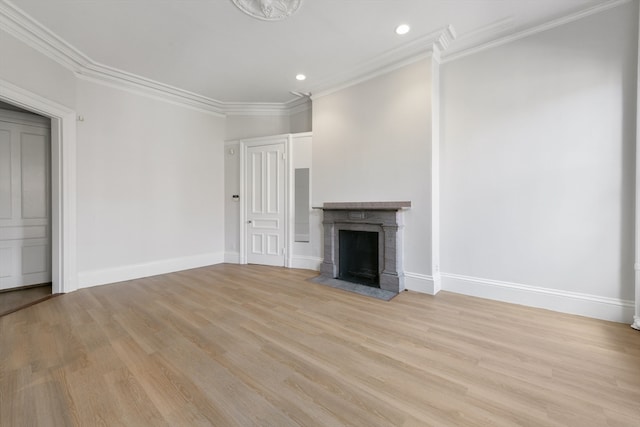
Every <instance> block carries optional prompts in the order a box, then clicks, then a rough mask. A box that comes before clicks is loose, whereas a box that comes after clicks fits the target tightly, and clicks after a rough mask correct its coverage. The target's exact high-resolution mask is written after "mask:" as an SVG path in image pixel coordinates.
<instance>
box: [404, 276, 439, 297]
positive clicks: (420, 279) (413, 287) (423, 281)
mask: <svg viewBox="0 0 640 427" xmlns="http://www.w3.org/2000/svg"><path fill="white" fill-rule="evenodd" d="M404 288H405V289H406V290H409V291H415V292H421V293H423V294H429V295H436V294H437V293H438V292H439V291H440V289H437V286H436V283H435V281H434V279H433V276H428V275H426V274H420V273H411V272H405V273H404Z"/></svg>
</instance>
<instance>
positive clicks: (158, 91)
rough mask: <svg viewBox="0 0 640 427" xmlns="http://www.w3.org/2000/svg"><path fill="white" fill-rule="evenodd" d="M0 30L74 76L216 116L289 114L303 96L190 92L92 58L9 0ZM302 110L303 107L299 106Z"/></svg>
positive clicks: (3, 4) (1, 7) (1, 4)
mask: <svg viewBox="0 0 640 427" xmlns="http://www.w3.org/2000/svg"><path fill="white" fill-rule="evenodd" d="M0 30H4V31H6V32H7V33H9V34H11V35H12V36H14V37H16V38H17V39H18V40H20V41H22V42H23V43H25V44H26V45H27V46H29V47H31V48H32V49H35V50H37V51H38V52H40V53H42V54H43V55H45V56H47V57H48V58H51V59H52V60H54V61H56V62H57V63H58V64H60V65H62V66H63V67H65V68H66V69H68V70H70V71H72V72H73V73H75V75H76V77H78V78H81V79H85V80H89V81H93V82H97V83H103V84H107V85H115V86H116V87H118V88H120V89H123V90H129V91H132V92H134V93H137V94H142V95H147V96H151V97H153V98H155V99H159V100H163V101H168V102H171V103H174V104H176V103H177V104H180V105H182V106H186V107H191V108H195V109H198V110H201V111H205V112H208V113H214V114H216V115H219V116H223V115H225V114H243V115H285V116H286V115H292V114H296V113H297V112H300V111H301V110H300V108H307V109H308V108H309V107H304V106H302V107H301V105H302V104H304V103H305V102H304V101H307V100H305V99H302V100H300V99H298V98H294V99H292V100H289V101H287V102H282V103H279V102H273V103H232V102H222V101H218V100H216V99H213V98H210V97H207V96H204V95H200V94H198V93H194V92H190V91H187V90H184V89H180V88H178V87H174V86H171V85H168V84H165V83H161V82H158V81H155V80H152V79H148V78H146V77H142V76H139V75H136V74H133V73H129V72H127V71H123V70H119V69H117V68H113V67H110V66H108V65H104V64H101V63H99V62H97V61H94V60H93V59H91V58H90V57H88V56H87V55H85V54H84V53H82V52H80V51H79V50H78V49H76V48H75V47H73V46H72V45H70V44H69V43H67V42H66V41H65V40H63V39H62V38H61V37H59V36H58V35H56V34H55V33H53V32H52V31H50V30H49V29H48V28H46V27H45V26H44V25H42V24H41V23H40V22H38V21H36V20H35V19H33V18H32V17H31V16H29V14H27V13H26V12H24V11H23V10H22V9H20V8H19V7H18V6H16V5H15V4H13V3H12V2H11V1H9V0H3V1H0ZM302 111H303V110H302Z"/></svg>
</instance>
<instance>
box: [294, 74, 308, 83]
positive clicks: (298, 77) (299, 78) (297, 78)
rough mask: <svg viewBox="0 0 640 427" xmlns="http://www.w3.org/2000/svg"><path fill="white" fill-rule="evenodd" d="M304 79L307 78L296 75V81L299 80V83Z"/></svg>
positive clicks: (302, 75)
mask: <svg viewBox="0 0 640 427" xmlns="http://www.w3.org/2000/svg"><path fill="white" fill-rule="evenodd" d="M306 78H307V76H305V75H304V74H298V75H297V76H296V80H300V81H302V80H306Z"/></svg>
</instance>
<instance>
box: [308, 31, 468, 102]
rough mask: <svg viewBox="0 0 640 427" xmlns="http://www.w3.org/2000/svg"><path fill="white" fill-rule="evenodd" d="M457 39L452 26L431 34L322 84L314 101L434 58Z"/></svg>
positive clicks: (315, 88) (318, 85)
mask: <svg viewBox="0 0 640 427" xmlns="http://www.w3.org/2000/svg"><path fill="white" fill-rule="evenodd" d="M455 38H456V33H455V30H454V29H453V27H452V26H450V25H449V26H447V27H445V28H442V29H440V30H438V31H434V32H433V33H430V34H427V35H425V36H423V37H421V38H419V39H416V40H414V41H413V42H411V43H408V44H406V45H404V46H401V47H400V48H396V49H394V50H391V51H388V52H385V53H383V54H382V55H379V56H377V57H376V58H373V59H372V60H370V61H367V62H366V63H364V64H363V65H361V66H360V67H357V68H356V69H354V70H348V71H346V72H344V73H341V74H339V75H337V76H334V77H332V78H330V79H327V80H325V81H324V82H320V83H318V84H317V85H315V86H314V87H313V88H312V92H313V95H312V96H311V99H312V100H315V99H318V98H321V97H323V96H327V95H330V94H332V93H335V92H337V91H340V90H343V89H346V88H348V87H351V86H355V85H357V84H359V83H363V82H365V81H368V80H371V79H373V78H376V77H379V76H382V75H385V74H388V73H390V72H392V71H395V70H397V69H400V68H403V67H406V66H408V65H411V64H413V63H415V62H418V61H420V60H422V59H426V58H430V57H431V56H432V55H433V52H434V49H437V50H438V51H442V50H444V49H446V48H447V47H448V46H449V44H450V43H451V41H453V40H454V39H455Z"/></svg>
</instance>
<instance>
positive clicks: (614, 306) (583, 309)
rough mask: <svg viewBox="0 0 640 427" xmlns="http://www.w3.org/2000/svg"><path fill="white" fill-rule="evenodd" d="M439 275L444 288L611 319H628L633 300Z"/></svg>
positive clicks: (493, 298) (456, 275) (630, 316)
mask: <svg viewBox="0 0 640 427" xmlns="http://www.w3.org/2000/svg"><path fill="white" fill-rule="evenodd" d="M441 275H442V289H443V290H445V291H450V292H456V293H459V294H464V295H470V296H475V297H479V298H487V299H491V300H497V301H503V302H508V303H512V304H520V305H525V306H529V307H537V308H544V309H547V310H553V311H559V312H562V313H569V314H577V315H580V316H587V317H593V318H596V319H604V320H610V321H613V322H629V321H630V319H631V318H632V317H633V301H627V300H621V299H618V298H607V297H601V296H598V295H590V294H583V293H578V292H569V291H562V290H558V289H549V288H541V287H537V286H529V285H523V284H520V283H511V282H503V281H499V280H490V279H482V278H478V277H470V276H462V275H459V274H451V273H442V274H441Z"/></svg>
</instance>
